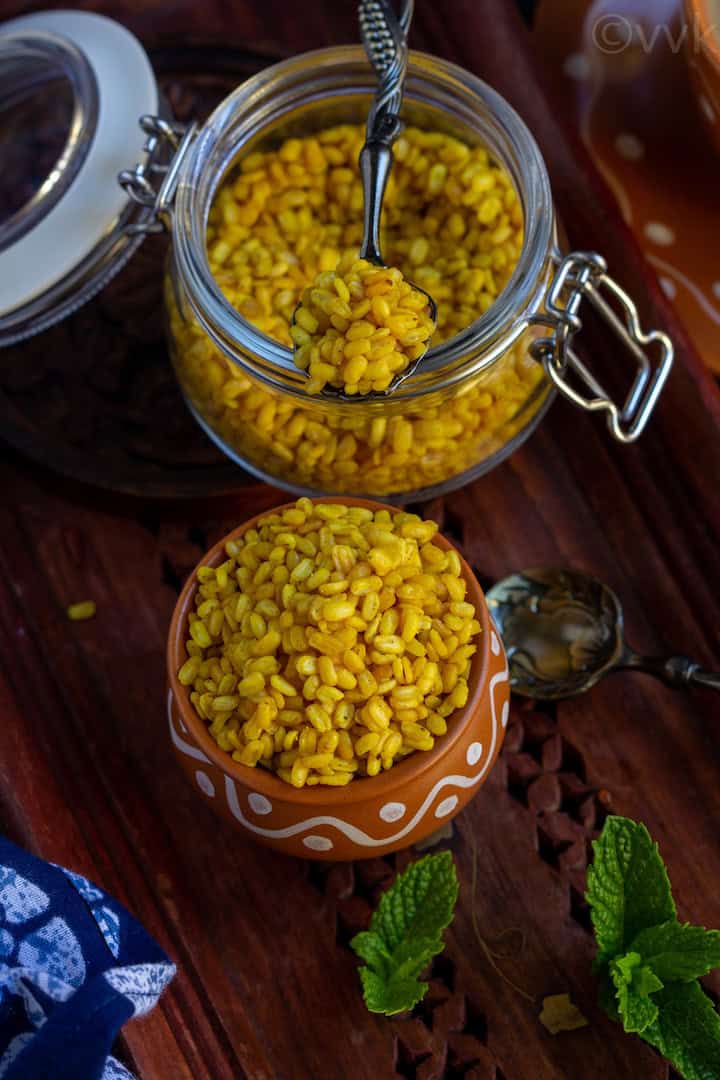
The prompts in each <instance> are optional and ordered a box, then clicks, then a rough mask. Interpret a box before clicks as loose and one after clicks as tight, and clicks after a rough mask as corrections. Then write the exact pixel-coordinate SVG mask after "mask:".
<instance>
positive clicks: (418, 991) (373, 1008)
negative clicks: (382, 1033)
mask: <svg viewBox="0 0 720 1080" xmlns="http://www.w3.org/2000/svg"><path fill="white" fill-rule="evenodd" d="M360 978H361V979H362V985H363V996H364V998H365V1004H366V1005H367V1007H368V1009H369V1010H370V1012H375V1013H385V1015H386V1016H393V1015H394V1014H395V1013H401V1012H406V1011H407V1010H408V1009H412V1008H413V1007H414V1006H415V1005H417V1003H418V1002H419V1001H422V999H423V998H424V997H425V995H426V994H427V991H428V984H427V983H424V982H418V980H417V979H404V980H398V979H391V980H390V981H389V982H388V981H387V980H385V979H383V978H382V977H381V976H380V975H377V974H376V973H375V972H374V971H371V970H370V968H366V967H364V968H360Z"/></svg>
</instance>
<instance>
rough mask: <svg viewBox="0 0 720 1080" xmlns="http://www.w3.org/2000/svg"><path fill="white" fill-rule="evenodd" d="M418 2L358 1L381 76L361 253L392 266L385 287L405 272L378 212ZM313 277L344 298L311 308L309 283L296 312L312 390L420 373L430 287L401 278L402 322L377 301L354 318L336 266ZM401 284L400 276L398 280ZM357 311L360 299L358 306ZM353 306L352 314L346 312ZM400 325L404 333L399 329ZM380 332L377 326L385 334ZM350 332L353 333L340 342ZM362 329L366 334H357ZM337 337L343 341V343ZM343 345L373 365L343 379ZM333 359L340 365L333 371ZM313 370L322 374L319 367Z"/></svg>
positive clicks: (368, 152)
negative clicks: (397, 7)
mask: <svg viewBox="0 0 720 1080" xmlns="http://www.w3.org/2000/svg"><path fill="white" fill-rule="evenodd" d="M413 7H414V4H413V0H403V3H402V5H401V11H400V14H399V16H398V15H396V14H395V11H394V10H393V8H392V5H391V3H390V0H360V7H359V22H360V35H361V37H362V40H363V44H364V46H365V50H366V52H367V54H368V58H369V59H370V62H371V64H372V65H373V68H374V69H375V72H376V74H377V76H378V88H377V91H376V94H375V98H374V100H373V103H372V106H371V108H370V113H369V115H368V121H367V136H366V140H365V145H364V146H363V148H362V150H361V151H360V159H359V165H360V176H361V179H362V187H363V241H362V244H361V246H360V252H359V255H358V260H361V261H362V262H363V263H367V264H369V265H370V266H371V267H373V268H377V269H378V270H382V271H386V272H387V276H388V281H387V283H386V285H387V291H388V292H390V291H391V279H392V277H393V276H395V277H398V276H399V277H400V278H401V277H402V275H400V271H399V270H395V269H392V268H390V267H387V266H386V264H385V262H384V261H383V257H382V254H381V251H380V217H381V214H382V205H383V198H384V195H385V189H386V187H387V181H388V177H389V175H390V171H391V169H392V165H393V152H392V147H393V143H394V142H395V140H396V139H397V137H398V135H399V134H400V131H401V129H402V124H401V121H400V118H399V111H400V105H401V102H402V96H403V89H404V84H405V75H406V72H407V59H408V46H407V34H408V30H409V28H410V21H411V19H412V14H413ZM355 265H356V266H358V265H359V264H355ZM370 276H372V275H370ZM379 277H382V275H380V276H379ZM379 277H378V278H376V280H375V281H374V282H373V283H372V284H371V285H370V286H369V287H368V291H369V293H370V294H372V293H373V289H375V290H378V289H380V288H381V286H382V287H383V288H385V285H382V282H381V281H380V280H379ZM325 279H327V280H325ZM330 279H333V280H332V281H331V280H330ZM336 281H339V284H337V285H335V284H334V283H335V282H336ZM316 284H317V285H319V286H330V287H332V286H333V285H334V288H335V291H337V293H338V298H339V302H335V304H334V307H335V308H336V309H337V308H339V309H340V310H339V311H337V310H336V311H332V310H329V308H330V307H331V304H330V301H328V302H326V304H325V309H323V308H318V307H315V308H314V310H313V297H314V296H315V300H316V301H317V302H321V301H322V295H317V294H318V293H320V294H322V293H323V290H322V288H319V289H315V288H314V287H313V286H311V287H310V288H309V289H308V290H306V294H305V297H304V298H303V300H301V302H300V304H299V305H298V306H297V307H296V309H295V311H294V313H293V317H292V321H291V325H290V336H291V338H292V340H293V359H294V360H295V363H296V365H297V366H298V367H299V368H301V369H302V370H306V371H308V373H309V379H310V383H309V386H308V390H309V392H310V393H319V395H320V396H321V397H326V398H331V399H333V400H335V401H355V402H357V401H372V400H377V399H378V398H383V397H385V396H386V395H388V394H391V393H392V392H393V391H394V390H396V389H397V388H398V386H400V385H401V383H403V382H404V381H405V380H406V379H409V378H410V376H411V375H413V374H414V373H415V372H416V370H417V368H418V365H419V364H420V362H421V360H422V359H423V357H424V356H425V354H426V353H427V350H428V348H429V346H430V341H431V338H432V332H433V331H434V329H435V326H436V325H437V307H436V304H435V301H434V300H433V298H432V297H431V296H430V295H429V293H427V292H426V291H425V290H424V289H422V288H420V286H419V285H415V284H414V283H412V282H409V281H408V282H404V279H403V284H404V285H406V286H407V287H408V291H405V290H404V289H403V288H402V285H401V286H400V290H399V291H400V293H401V298H400V301H399V302H400V303H401V304H402V305H403V306H402V309H401V312H400V314H401V315H402V317H403V319H404V322H401V323H398V322H397V320H396V321H395V322H394V323H393V322H391V320H392V318H393V315H394V314H397V313H394V312H393V311H392V310H390V311H389V312H388V311H385V310H383V311H378V309H377V306H376V305H372V303H371V304H370V305H369V306H368V311H366V312H365V315H367V316H368V317H367V318H365V315H361V316H358V315H357V314H355V317H354V319H353V318H352V313H351V309H350V306H349V303H348V300H349V299H350V297H347V298H346V297H344V296H343V291H347V287H346V284H345V282H344V280H343V278H342V276H341V275H339V274H338V273H337V272H336V273H335V274H334V275H333V274H321V275H320V277H319V278H318V281H317V282H316ZM396 284H399V283H398V282H396ZM375 295H379V296H380V297H382V295H383V293H382V292H379V293H378V292H376V293H375ZM397 296H398V290H396V291H395V292H393V297H394V298H397ZM418 298H424V300H425V303H424V304H423V303H418ZM354 299H355V300H360V306H361V308H364V307H365V301H366V300H367V299H368V297H367V296H364V295H362V294H361V295H360V296H358V297H355V298H354ZM343 304H344V305H345V307H344V308H343ZM385 307H386V308H387V307H388V305H387V304H386V305H385ZM357 310H358V307H357V305H356V307H355V312H357ZM349 313H350V317H348V314H349ZM353 322H358V323H359V322H362V323H364V324H365V325H364V326H363V327H358V326H355V327H354V328H353V325H352V324H353ZM392 326H394V327H395V328H397V330H398V332H397V336H395V334H393V331H392V330H391V329H390V327H392ZM403 328H404V332H402V331H403ZM328 331H329V334H328ZM333 331H335V333H333ZM377 331H380V334H378V333H377ZM345 333H347V334H348V337H347V338H346V339H345V342H343V336H344V334H345ZM361 334H362V335H363V337H361V336H360V335H361ZM365 334H367V335H368V337H367V339H366V340H367V341H368V342H369V344H368V345H366V346H362V345H361V344H355V343H356V342H361V341H362V340H363V339H364V335H365ZM388 336H390V337H392V339H393V341H394V343H395V345H398V346H399V347H398V348H397V349H396V348H395V347H393V351H392V353H390V352H388V351H387V346H388V344H389V342H388V341H387V338H388ZM321 341H322V349H323V350H324V352H325V353H326V354H328V355H326V356H325V357H324V358H323V357H322V356H320V355H319V352H318V354H313V352H312V349H313V343H316V344H317V343H319V342H321ZM340 342H343V343H342V344H339V343H340ZM345 344H347V345H349V346H351V347H350V348H349V349H348V352H349V353H350V354H351V355H349V356H348V357H347V360H349V361H352V360H354V359H355V357H356V356H360V357H362V356H363V355H365V352H364V351H363V349H364V350H365V351H366V352H367V353H368V355H369V356H370V360H369V362H368V365H367V366H366V367H365V368H364V370H362V372H361V373H360V374H359V375H358V378H357V379H356V378H355V375H356V374H357V373H358V371H359V370H360V369H362V368H363V364H362V362H359V363H356V364H354V365H351V366H350V373H349V377H348V378H344V376H343V372H342V371H341V370H340V367H341V365H342V367H347V365H346V363H345V359H346V358H345V354H344V347H345ZM383 349H384V350H385V353H384V355H386V356H388V357H390V358H391V367H390V369H389V370H388V371H387V372H386V371H385V370H384V368H383V366H382V364H381V363H380V362H379V359H378V360H377V361H376V360H374V359H373V356H374V354H375V353H377V354H378V356H379V357H381V356H382V355H383ZM311 357H312V359H311ZM333 360H334V362H335V366H336V368H337V370H336V371H333V370H332V369H333ZM372 364H375V366H376V367H380V369H381V371H380V373H379V375H378V377H377V378H372V377H371V376H372V375H373V374H374V372H373V369H372V367H370V365H372ZM386 366H387V365H386ZM368 367H369V368H370V370H369V371H368ZM313 369H315V371H316V372H317V375H315V374H314V371H313ZM379 387H381V389H379ZM366 388H368V389H366Z"/></svg>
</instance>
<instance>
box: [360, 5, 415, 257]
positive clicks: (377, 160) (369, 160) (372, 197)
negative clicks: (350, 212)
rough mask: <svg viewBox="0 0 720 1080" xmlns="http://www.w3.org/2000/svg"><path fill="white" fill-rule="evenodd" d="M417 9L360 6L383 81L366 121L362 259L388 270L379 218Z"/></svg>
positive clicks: (371, 53)
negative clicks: (384, 259) (408, 39)
mask: <svg viewBox="0 0 720 1080" xmlns="http://www.w3.org/2000/svg"><path fill="white" fill-rule="evenodd" d="M413 7H414V3H413V0H403V3H402V4H401V9H400V14H399V15H396V13H395V11H394V9H393V6H392V4H391V3H390V0H360V6H359V9H358V19H359V23H360V36H361V38H362V42H363V45H364V46H365V51H366V53H367V55H368V59H369V60H370V63H371V64H372V66H373V68H374V69H375V73H376V75H377V77H378V88H377V92H376V94H375V98H374V100H373V103H372V105H371V106H370V111H369V113H368V120H367V134H366V138H365V145H364V146H363V148H362V150H361V151H360V176H361V178H362V185H363V196H364V214H363V242H362V244H361V247H360V258H362V259H368V260H369V261H370V262H372V263H375V264H377V265H378V266H382V265H383V259H382V255H381V252H380V215H381V212H382V202H383V196H384V195H385V187H386V184H387V180H388V176H389V175H390V170H391V168H392V164H393V153H392V145H393V143H394V142H395V139H396V138H397V137H398V135H399V134H400V129H401V123H400V117H399V115H398V114H399V112H400V105H401V103H402V96H403V88H404V84H405V74H406V72H407V61H408V46H407V33H408V30H409V28H410V20H411V19H412V14H413Z"/></svg>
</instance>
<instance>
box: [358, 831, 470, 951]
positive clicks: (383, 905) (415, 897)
mask: <svg viewBox="0 0 720 1080" xmlns="http://www.w3.org/2000/svg"><path fill="white" fill-rule="evenodd" d="M457 894H458V883H457V875H456V873H455V865H454V863H453V858H452V854H451V853H450V852H449V851H441V852H439V853H437V854H435V855H426V856H425V858H424V859H418V861H417V862H414V863H411V865H410V866H408V868H407V870H406V871H405V873H404V874H400V876H399V877H397V878H396V879H395V881H394V882H393V884H392V886H391V887H390V888H389V889H388V890H387V892H385V893H383V895H382V896H381V897H380V903H379V904H378V909H377V911H376V912H375V914H374V915H373V918H372V922H371V924H370V929H371V930H374V931H375V933H377V934H380V936H381V937H382V939H383V941H384V942H385V944H386V945H387V947H388V949H390V950H392V949H395V948H396V947H397V946H398V945H399V944H400V942H401V941H403V940H404V939H405V938H417V937H437V936H438V935H439V934H441V933H442V932H443V930H444V929H445V928H446V927H447V926H449V925H450V923H451V921H452V917H453V911H454V909H455V901H456V900H457Z"/></svg>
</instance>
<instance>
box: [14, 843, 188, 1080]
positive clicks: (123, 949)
mask: <svg viewBox="0 0 720 1080" xmlns="http://www.w3.org/2000/svg"><path fill="white" fill-rule="evenodd" d="M174 974H175V966H174V965H173V964H171V963H170V961H169V960H168V958H167V956H166V955H165V954H164V953H163V951H162V950H161V949H160V948H159V946H158V945H156V944H155V942H154V941H153V940H152V938H150V937H149V936H148V934H147V933H146V932H145V930H143V928H142V927H141V926H140V924H139V923H137V922H136V921H135V919H133V918H132V916H131V915H129V914H128V912H127V911H126V910H125V909H124V908H123V907H121V905H120V904H118V903H117V901H116V900H113V899H112V897H110V896H108V895H107V893H105V892H103V890H102V889H98V888H97V886H95V885H92V884H91V883H90V882H89V881H87V880H86V879H85V878H84V877H80V875H79V874H73V873H72V872H71V871H70V870H64V869H63V868H62V867H59V866H52V865H50V864H49V863H46V862H43V861H42V860H41V859H36V858H35V857H34V856H32V855H28V854H27V852H25V851H22V850H21V849H20V848H18V847H16V846H15V845H14V844H11V843H10V841H9V840H5V839H2V838H0V1078H2V1080H132V1077H131V1074H130V1073H129V1072H128V1070H127V1069H126V1068H125V1066H124V1065H121V1064H120V1062H119V1061H117V1060H116V1059H115V1058H113V1057H112V1056H111V1054H110V1050H111V1048H112V1044H113V1042H114V1040H115V1037H116V1035H117V1033H118V1032H119V1030H120V1028H121V1027H122V1025H123V1024H124V1023H125V1021H126V1020H129V1019H130V1018H131V1017H132V1016H140V1015H142V1014H143V1013H146V1012H148V1011H149V1010H150V1009H152V1007H153V1006H154V1005H155V1003H156V1001H157V999H158V997H159V996H160V994H161V993H162V991H163V990H164V988H165V987H166V986H167V984H168V983H169V982H170V980H171V979H172V977H173V975H174Z"/></svg>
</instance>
